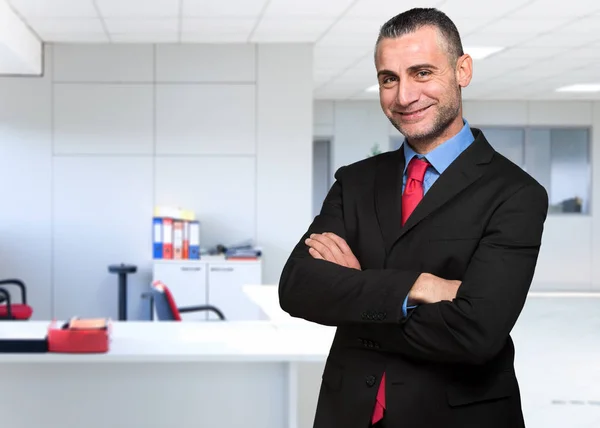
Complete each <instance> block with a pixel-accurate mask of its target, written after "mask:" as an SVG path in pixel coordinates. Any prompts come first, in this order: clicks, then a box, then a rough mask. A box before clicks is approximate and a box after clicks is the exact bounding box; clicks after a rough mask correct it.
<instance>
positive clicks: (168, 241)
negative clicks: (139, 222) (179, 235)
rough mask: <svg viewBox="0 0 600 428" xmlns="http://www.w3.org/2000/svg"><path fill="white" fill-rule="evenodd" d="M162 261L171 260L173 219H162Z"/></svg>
mask: <svg viewBox="0 0 600 428" xmlns="http://www.w3.org/2000/svg"><path fill="white" fill-rule="evenodd" d="M162 222H163V259H172V258H173V219H172V218H163V221H162Z"/></svg>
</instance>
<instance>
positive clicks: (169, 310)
mask: <svg viewBox="0 0 600 428" xmlns="http://www.w3.org/2000/svg"><path fill="white" fill-rule="evenodd" d="M152 295H153V297H154V306H155V308H156V313H157V315H158V319H160V320H163V321H181V314H180V313H179V309H177V304H176V303H175V299H174V298H173V294H172V293H171V291H170V290H169V287H167V286H166V285H165V284H163V283H162V282H160V281H154V282H153V283H152Z"/></svg>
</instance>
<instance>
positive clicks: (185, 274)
mask: <svg viewBox="0 0 600 428" xmlns="http://www.w3.org/2000/svg"><path fill="white" fill-rule="evenodd" d="M206 271H207V269H206V263H155V264H154V272H153V280H155V281H156V280H158V281H161V282H163V283H164V284H165V285H166V286H167V287H169V290H171V293H172V294H173V298H174V299H175V304H176V305H177V307H179V308H181V307H185V306H198V305H205V304H206V281H207V278H206V275H207V272H206ZM206 317H207V313H206V312H205V311H204V312H195V313H186V314H181V318H182V320H184V321H188V320H206Z"/></svg>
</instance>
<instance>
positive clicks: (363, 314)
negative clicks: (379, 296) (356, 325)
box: [361, 312, 367, 320]
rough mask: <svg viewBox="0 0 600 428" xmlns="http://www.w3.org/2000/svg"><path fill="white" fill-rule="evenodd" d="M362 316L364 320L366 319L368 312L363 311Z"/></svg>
mask: <svg viewBox="0 0 600 428" xmlns="http://www.w3.org/2000/svg"><path fill="white" fill-rule="evenodd" d="M361 318H362V319H363V320H366V319H367V313H366V312H363V313H362V314H361Z"/></svg>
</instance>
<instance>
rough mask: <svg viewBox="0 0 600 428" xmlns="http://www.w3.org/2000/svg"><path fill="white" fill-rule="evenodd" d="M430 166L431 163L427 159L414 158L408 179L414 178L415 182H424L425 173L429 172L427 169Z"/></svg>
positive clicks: (410, 164)
mask: <svg viewBox="0 0 600 428" xmlns="http://www.w3.org/2000/svg"><path fill="white" fill-rule="evenodd" d="M428 166H429V162H427V160H426V159H419V158H417V157H414V158H412V159H411V160H410V162H409V163H408V171H407V174H408V178H412V179H413V180H417V181H423V178H424V177H425V171H427V167H428Z"/></svg>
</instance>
